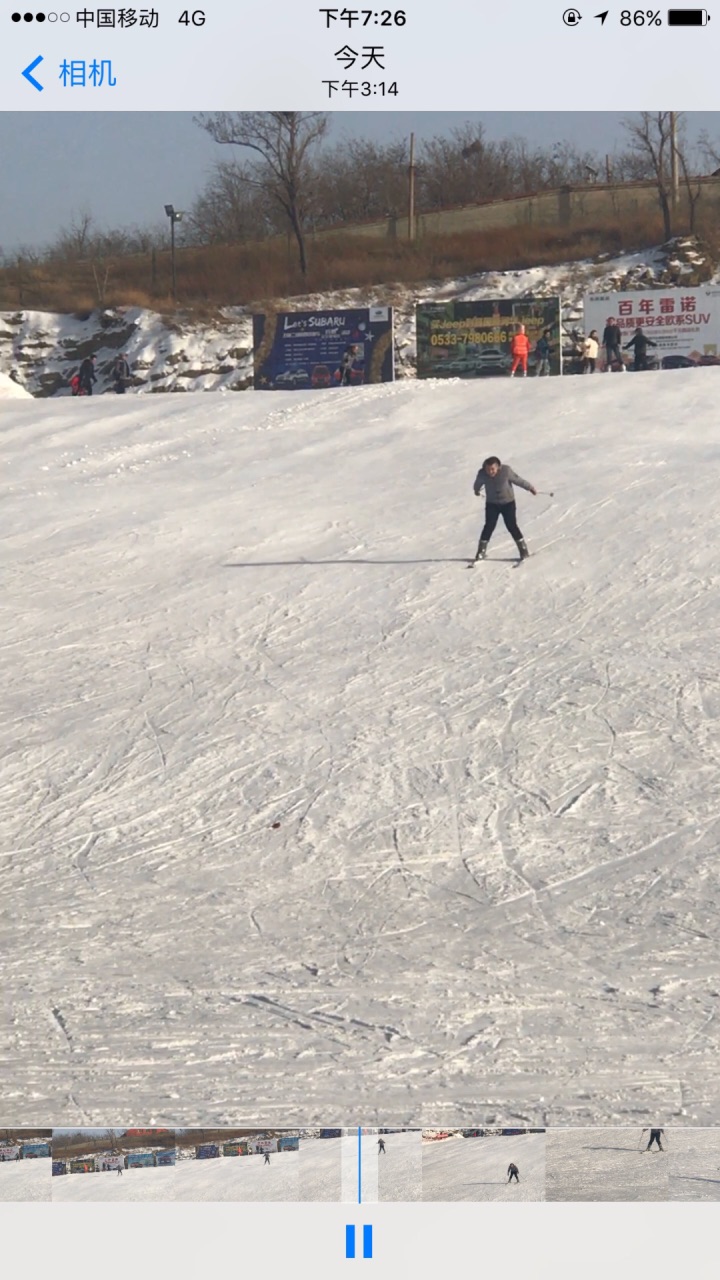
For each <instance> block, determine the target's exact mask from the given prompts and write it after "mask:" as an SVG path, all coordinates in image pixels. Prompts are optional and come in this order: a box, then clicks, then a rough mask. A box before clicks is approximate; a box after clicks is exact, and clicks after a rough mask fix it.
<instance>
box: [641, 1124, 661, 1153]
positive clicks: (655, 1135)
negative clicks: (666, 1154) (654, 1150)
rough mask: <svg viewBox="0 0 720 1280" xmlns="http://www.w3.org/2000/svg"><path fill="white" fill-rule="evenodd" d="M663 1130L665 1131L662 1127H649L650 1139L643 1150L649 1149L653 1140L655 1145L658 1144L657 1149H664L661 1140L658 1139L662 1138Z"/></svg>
mask: <svg viewBox="0 0 720 1280" xmlns="http://www.w3.org/2000/svg"><path fill="white" fill-rule="evenodd" d="M664 1132H665V1130H664V1129H651V1130H650V1141H649V1142H648V1144H647V1146H646V1148H645V1150H646V1151H649V1150H650V1148H651V1146H652V1144H653V1142H657V1145H658V1151H664V1150H665V1148H664V1146H663V1144H662V1142H661V1141H660V1139H661V1138H662V1136H663V1134H664Z"/></svg>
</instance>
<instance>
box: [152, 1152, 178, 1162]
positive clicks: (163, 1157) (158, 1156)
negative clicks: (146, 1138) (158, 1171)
mask: <svg viewBox="0 0 720 1280" xmlns="http://www.w3.org/2000/svg"><path fill="white" fill-rule="evenodd" d="M155 1163H156V1164H158V1165H160V1164H174V1163H175V1152H174V1151H156V1152H155Z"/></svg>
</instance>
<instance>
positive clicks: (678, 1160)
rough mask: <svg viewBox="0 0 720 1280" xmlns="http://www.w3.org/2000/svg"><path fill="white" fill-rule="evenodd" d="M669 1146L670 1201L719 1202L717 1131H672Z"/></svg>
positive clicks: (719, 1135)
mask: <svg viewBox="0 0 720 1280" xmlns="http://www.w3.org/2000/svg"><path fill="white" fill-rule="evenodd" d="M666 1141H667V1146H668V1174H669V1177H668V1182H669V1195H670V1199H671V1200H720V1129H673V1130H672V1132H671V1133H670V1135H669V1138H667V1139H666Z"/></svg>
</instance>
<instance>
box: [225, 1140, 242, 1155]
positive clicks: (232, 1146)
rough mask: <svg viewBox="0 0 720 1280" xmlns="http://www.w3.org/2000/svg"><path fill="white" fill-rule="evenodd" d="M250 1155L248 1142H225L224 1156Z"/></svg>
mask: <svg viewBox="0 0 720 1280" xmlns="http://www.w3.org/2000/svg"><path fill="white" fill-rule="evenodd" d="M247 1153H248V1145H247V1142H224V1143H223V1155H224V1156H246V1155H247Z"/></svg>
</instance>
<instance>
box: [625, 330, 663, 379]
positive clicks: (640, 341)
mask: <svg viewBox="0 0 720 1280" xmlns="http://www.w3.org/2000/svg"><path fill="white" fill-rule="evenodd" d="M656 346H657V342H653V340H652V338H648V336H647V334H646V333H644V332H643V329H642V325H638V327H637V329H636V330H635V333H634V335H633V337H632V338H631V339H630V341H629V342H626V343H625V346H624V348H623V350H624V351H627V349H628V347H634V349H635V360H634V362H633V370H634V372H635V373H640V372H641V371H642V370H643V369H647V367H648V362H647V349H648V347H656Z"/></svg>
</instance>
